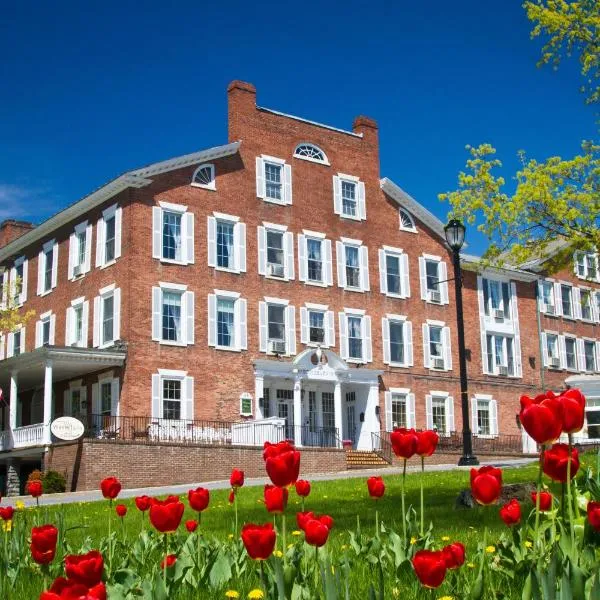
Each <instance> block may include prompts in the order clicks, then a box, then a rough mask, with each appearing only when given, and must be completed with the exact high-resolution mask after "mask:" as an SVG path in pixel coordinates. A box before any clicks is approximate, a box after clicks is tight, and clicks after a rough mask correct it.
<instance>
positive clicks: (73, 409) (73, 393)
mask: <svg viewBox="0 0 600 600" xmlns="http://www.w3.org/2000/svg"><path fill="white" fill-rule="evenodd" d="M63 414H64V416H67V417H76V418H78V419H81V420H82V421H83V422H84V423H87V414H88V403H87V387H86V386H85V385H83V381H82V380H81V379H78V380H76V381H69V387H68V388H67V389H66V390H65V391H64V399H63Z"/></svg>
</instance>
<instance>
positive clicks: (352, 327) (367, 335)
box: [339, 308, 373, 363]
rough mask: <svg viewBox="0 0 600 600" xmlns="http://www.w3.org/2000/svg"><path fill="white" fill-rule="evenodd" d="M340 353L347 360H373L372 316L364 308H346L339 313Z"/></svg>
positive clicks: (363, 361) (364, 361)
mask: <svg viewBox="0 0 600 600" xmlns="http://www.w3.org/2000/svg"><path fill="white" fill-rule="evenodd" d="M339 326H340V353H341V356H342V358H343V359H344V360H345V361H346V362H351V363H368V362H372V361H373V348H372V345H371V317H369V316H366V315H365V311H364V310H359V309H351V308H345V309H344V312H341V313H339Z"/></svg>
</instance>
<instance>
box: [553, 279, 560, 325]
mask: <svg viewBox="0 0 600 600" xmlns="http://www.w3.org/2000/svg"><path fill="white" fill-rule="evenodd" d="M554 312H555V314H556V315H557V316H559V317H560V316H561V315H562V296H561V293H560V283H558V281H557V282H555V283H554Z"/></svg>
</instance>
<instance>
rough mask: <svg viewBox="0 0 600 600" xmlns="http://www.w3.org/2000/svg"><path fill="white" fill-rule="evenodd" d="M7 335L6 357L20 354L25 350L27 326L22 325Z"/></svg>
mask: <svg viewBox="0 0 600 600" xmlns="http://www.w3.org/2000/svg"><path fill="white" fill-rule="evenodd" d="M6 337H7V339H6V358H11V357H13V356H19V354H23V353H24V352H25V338H26V336H25V327H23V326H22V325H20V326H19V327H17V328H16V329H15V330H14V331H11V332H10V333H9V334H8V335H7V336H6Z"/></svg>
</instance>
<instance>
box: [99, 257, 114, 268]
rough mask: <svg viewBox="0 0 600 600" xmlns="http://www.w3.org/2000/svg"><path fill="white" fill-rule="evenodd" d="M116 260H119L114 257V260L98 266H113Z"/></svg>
mask: <svg viewBox="0 0 600 600" xmlns="http://www.w3.org/2000/svg"><path fill="white" fill-rule="evenodd" d="M116 262H117V259H116V258H114V259H113V260H111V261H109V262H107V263H104V264H103V265H100V266H99V267H98V268H99V269H106V268H107V267H112V266H113V265H114V264H115V263H116Z"/></svg>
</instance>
